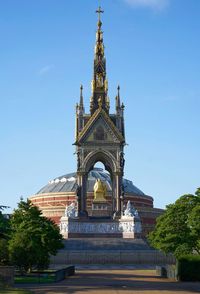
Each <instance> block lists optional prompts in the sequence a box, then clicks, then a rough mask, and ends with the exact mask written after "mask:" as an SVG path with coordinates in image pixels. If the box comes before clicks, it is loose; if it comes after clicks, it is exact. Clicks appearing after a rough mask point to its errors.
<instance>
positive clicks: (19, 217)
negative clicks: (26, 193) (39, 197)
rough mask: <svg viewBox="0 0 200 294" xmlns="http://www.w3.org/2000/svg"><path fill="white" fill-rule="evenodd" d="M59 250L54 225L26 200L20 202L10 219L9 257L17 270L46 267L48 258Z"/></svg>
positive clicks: (56, 228) (58, 235) (56, 230)
mask: <svg viewBox="0 0 200 294" xmlns="http://www.w3.org/2000/svg"><path fill="white" fill-rule="evenodd" d="M62 247H63V243H62V235H61V234H60V232H59V228H58V226H57V225H56V224H55V223H54V222H53V221H52V220H50V219H48V218H46V217H44V216H42V213H41V211H40V210H39V209H38V208H37V207H36V206H34V205H33V204H32V203H31V201H30V200H27V201H23V200H21V201H20V203H19V204H18V209H16V210H15V211H14V213H13V215H12V217H11V238H10V240H9V254H10V260H11V263H12V264H14V265H16V266H18V267H19V269H20V270H21V271H30V270H32V269H33V268H37V269H43V268H46V267H48V265H49V261H50V255H56V253H57V251H58V249H61V248H62Z"/></svg>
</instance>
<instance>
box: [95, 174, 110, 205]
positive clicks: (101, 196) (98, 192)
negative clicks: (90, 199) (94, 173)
mask: <svg viewBox="0 0 200 294" xmlns="http://www.w3.org/2000/svg"><path fill="white" fill-rule="evenodd" d="M106 192H107V188H106V184H105V183H103V182H102V181H101V180H100V179H97V180H96V183H95V184H94V202H105V201H106V199H105V196H106Z"/></svg>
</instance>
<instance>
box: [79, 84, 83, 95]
mask: <svg viewBox="0 0 200 294" xmlns="http://www.w3.org/2000/svg"><path fill="white" fill-rule="evenodd" d="M80 90H81V95H82V94H83V85H82V84H81V86H80Z"/></svg>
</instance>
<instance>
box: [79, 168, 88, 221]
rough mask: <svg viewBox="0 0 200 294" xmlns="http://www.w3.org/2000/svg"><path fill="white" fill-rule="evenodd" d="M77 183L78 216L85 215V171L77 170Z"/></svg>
mask: <svg viewBox="0 0 200 294" xmlns="http://www.w3.org/2000/svg"><path fill="white" fill-rule="evenodd" d="M77 176H78V178H77V184H78V186H79V187H80V195H79V197H80V198H79V217H86V216H87V210H86V200H87V174H86V173H85V172H77Z"/></svg>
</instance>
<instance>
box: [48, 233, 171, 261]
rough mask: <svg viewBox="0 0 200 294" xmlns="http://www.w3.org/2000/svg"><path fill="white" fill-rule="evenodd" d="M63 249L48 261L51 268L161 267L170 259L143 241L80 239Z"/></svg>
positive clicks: (66, 241)
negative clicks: (87, 266) (66, 266)
mask: <svg viewBox="0 0 200 294" xmlns="http://www.w3.org/2000/svg"><path fill="white" fill-rule="evenodd" d="M64 245H65V248H64V249H62V250H60V251H59V252H58V254H57V255H56V256H52V257H51V265H52V266H57V265H66V264H68V265H69V264H73V265H162V264H174V263H175V258H174V257H173V256H172V255H168V256H166V255H164V254H163V253H162V252H160V251H158V250H155V249H152V248H151V247H150V246H149V245H148V244H147V243H146V242H145V241H144V240H143V239H119V238H94V239H93V238H91V239H87V238H80V239H77V238H76V239H67V240H64Z"/></svg>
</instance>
